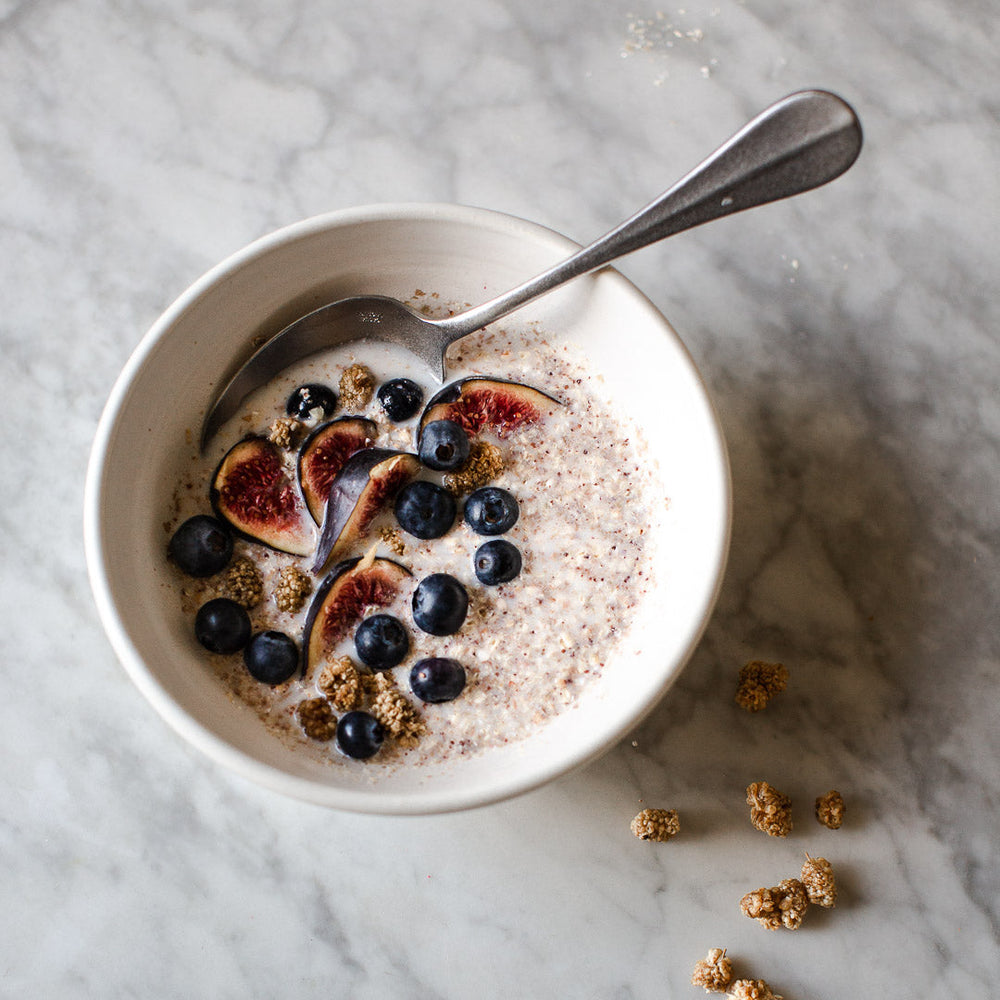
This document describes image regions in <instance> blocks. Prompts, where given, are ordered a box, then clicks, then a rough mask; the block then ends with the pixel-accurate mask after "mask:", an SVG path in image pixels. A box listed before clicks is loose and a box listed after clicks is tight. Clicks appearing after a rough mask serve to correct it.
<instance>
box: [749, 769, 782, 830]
mask: <svg viewBox="0 0 1000 1000" xmlns="http://www.w3.org/2000/svg"><path fill="white" fill-rule="evenodd" d="M747 805H749V806H750V822H751V823H753V825H754V826H755V827H756V828H757V829H758V830H761V831H763V832H764V833H766V834H768V835H769V836H771V837H787V836H788V834H789V833H790V832H791V829H792V800H791V799H790V798H789V797H788V796H787V795H784V794H783V793H782V792H779V791H778V790H777V789H776V788H773V787H772V786H771V785H769V784H768V783H767V782H766V781H755V782H754V783H753V784H751V785H748V786H747Z"/></svg>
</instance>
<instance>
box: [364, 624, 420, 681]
mask: <svg viewBox="0 0 1000 1000" xmlns="http://www.w3.org/2000/svg"><path fill="white" fill-rule="evenodd" d="M354 648H355V649H356V650H357V654H358V659H359V660H360V661H361V662H362V663H364V664H365V665H366V666H368V667H371V668H372V670H389V669H390V668H392V667H395V666H396V665H397V664H399V663H402V662H403V660H404V659H405V658H406V654H407V653H408V652H409V651H410V637H409V635H407V632H406V628H405V627H404V625H403V623H402V622H401V621H400V620H399V619H398V618H393V616H392V615H372V616H371V617H370V618H366V619H365V620H364V621H363V622H362V623H361V624H360V625H359V626H358V627H357V630H356V631H355V633H354Z"/></svg>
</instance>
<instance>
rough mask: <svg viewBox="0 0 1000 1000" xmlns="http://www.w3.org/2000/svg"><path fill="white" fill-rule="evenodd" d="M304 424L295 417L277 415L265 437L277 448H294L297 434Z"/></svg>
mask: <svg viewBox="0 0 1000 1000" xmlns="http://www.w3.org/2000/svg"><path fill="white" fill-rule="evenodd" d="M304 426H305V424H303V423H302V421H301V420H297V419H296V418H295V417H278V418H277V419H276V420H275V421H274V423H273V424H271V427H270V429H269V430H268V433H267V439H268V441H270V442H271V444H275V445H277V446H278V447H279V448H286V449H287V448H294V447H295V445H296V444H297V443H298V440H299V435H300V434H301V433H302V428H303V427H304Z"/></svg>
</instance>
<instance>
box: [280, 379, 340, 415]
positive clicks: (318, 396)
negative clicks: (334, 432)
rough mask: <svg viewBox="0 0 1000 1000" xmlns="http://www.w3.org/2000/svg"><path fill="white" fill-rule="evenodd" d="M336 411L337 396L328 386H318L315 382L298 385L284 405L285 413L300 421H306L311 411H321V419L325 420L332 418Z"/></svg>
mask: <svg viewBox="0 0 1000 1000" xmlns="http://www.w3.org/2000/svg"><path fill="white" fill-rule="evenodd" d="M336 409H337V394H336V393H335V392H334V391H333V389H331V388H330V387H329V386H327V385H319V384H318V383H316V382H310V383H309V384H308V385H300V386H299V387H298V388H297V389H296V390H295V391H294V392H293V393H292V394H291V395H290V396H289V397H288V402H287V403H286V404H285V413H287V414H288V415H289V416H290V417H298V418H299V419H300V420H308V419H309V417H310V416H312V411H313V410H321V411H322V414H323V418H324V419H326V418H327V417H332V416H333V411H334V410H336Z"/></svg>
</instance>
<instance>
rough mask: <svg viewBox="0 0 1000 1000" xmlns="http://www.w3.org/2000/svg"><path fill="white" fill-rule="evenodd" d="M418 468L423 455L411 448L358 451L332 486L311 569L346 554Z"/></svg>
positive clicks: (315, 570) (335, 478) (336, 477)
mask: <svg viewBox="0 0 1000 1000" xmlns="http://www.w3.org/2000/svg"><path fill="white" fill-rule="evenodd" d="M419 472H420V459H419V458H417V456H416V455H411V454H410V453H409V452H405V451H389V450H388V449H385V448H364V449H362V450H361V451H358V452H355V453H354V454H353V455H352V456H351V457H350V458H349V459H348V460H347V462H346V464H345V465H344V467H343V468H342V469H341V470H340V472H338V473H337V475H336V476H335V477H334V480H333V483H332V485H331V486H330V495H329V497H328V499H327V503H326V514H325V516H324V518H323V527H322V528H321V529H320V540H319V545H318V546H317V548H316V558H315V560H314V561H313V565H312V571H313V572H314V573H319V572H320V571H321V570H322V569H323V567H324V566H325V565H326V564H327V562H328V561H329V560H330V559H331V558H333V557H340V556H343V555H344V554H346V552H347V551H348V550H349V549H350V548H351V546H352V545H355V544H357V543H358V542H360V541H361V540H362V539H364V538H365V537H366V536H367V534H368V529H369V528H370V527H371V523H372V521H374V520H375V518H376V516H377V515H378V514H379V512H380V511H381V510H382V509H383V508H384V507H385V506H386V504H388V503H389V502H390V501H391V500H392V499H393V497H395V495H396V494H397V493H398V492H399V490H400V488H401V487H402V486H403V485H404V484H405V483H408V482H409V481H410V480H411V479H413V478H414V477H415V476H416V475H417V474H418V473H419Z"/></svg>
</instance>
